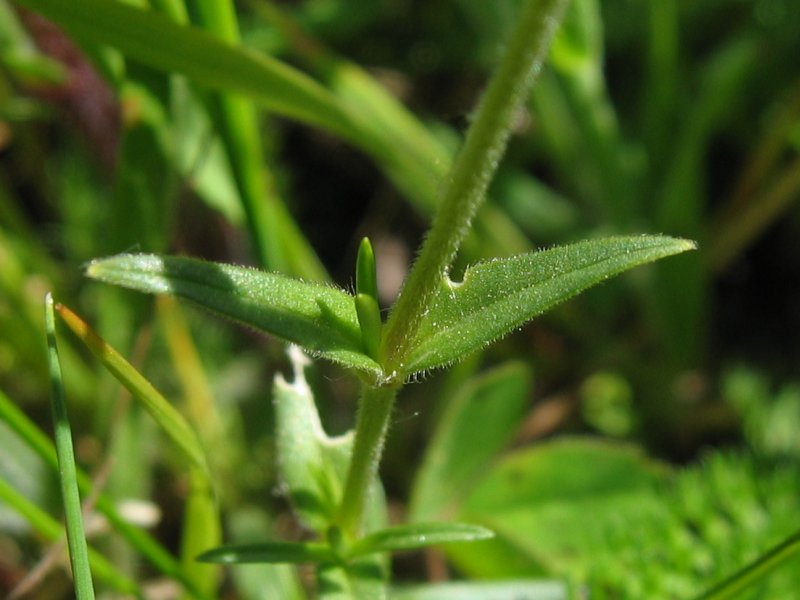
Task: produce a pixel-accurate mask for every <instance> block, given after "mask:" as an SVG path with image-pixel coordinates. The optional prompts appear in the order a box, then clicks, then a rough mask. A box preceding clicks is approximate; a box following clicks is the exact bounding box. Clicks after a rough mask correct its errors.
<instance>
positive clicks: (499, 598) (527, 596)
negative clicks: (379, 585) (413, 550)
mask: <svg viewBox="0 0 800 600" xmlns="http://www.w3.org/2000/svg"><path fill="white" fill-rule="evenodd" d="M473 598H481V600H508V599H509V598H514V600H567V598H569V594H568V593H567V586H566V585H565V584H564V583H563V582H561V581H549V580H535V579H531V580H526V579H520V580H514V581H492V582H478V581H470V582H461V581H459V582H452V583H438V584H431V585H420V586H411V587H398V588H394V589H393V590H392V594H391V599H392V600H471V599H473Z"/></svg>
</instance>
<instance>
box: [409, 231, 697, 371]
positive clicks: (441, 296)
mask: <svg viewBox="0 0 800 600" xmlns="http://www.w3.org/2000/svg"><path fill="white" fill-rule="evenodd" d="M694 247H695V245H694V243H693V242H690V241H687V240H682V239H676V238H670V237H665V236H631V237H615V238H607V239H601V240H589V241H584V242H579V243H576V244H571V245H569V246H563V247H559V248H553V249H551V250H544V251H541V252H534V253H530V254H522V255H519V256H515V257H512V258H507V259H501V260H494V261H490V262H486V263H480V264H478V265H475V266H473V267H470V268H468V269H467V271H466V272H465V273H464V280H463V282H462V283H454V282H452V281H450V280H449V279H448V278H446V277H445V278H444V279H443V280H442V285H441V288H440V290H439V292H438V294H437V296H436V297H435V299H434V301H433V302H432V304H431V308H430V310H429V311H428V313H427V314H426V315H425V317H424V319H423V321H422V323H421V324H420V326H419V329H418V331H417V334H416V342H415V343H414V344H412V348H413V350H411V351H410V352H409V355H408V359H407V361H406V363H405V365H404V366H403V370H404V371H405V372H407V373H414V372H418V371H425V370H427V369H433V368H436V367H440V366H442V365H446V364H449V363H452V362H454V361H456V360H458V359H460V358H462V357H463V356H464V355H465V354H468V353H470V352H473V351H475V350H477V349H478V348H481V347H483V346H485V345H487V344H488V343H490V342H491V341H493V340H495V339H497V338H499V337H500V336H502V335H505V334H506V333H508V332H509V331H511V330H512V329H514V328H515V327H519V326H520V325H522V324H524V323H525V322H526V321H528V320H530V319H532V318H533V317H535V316H536V315H538V314H541V313H543V312H545V311H546V310H548V309H549V308H551V307H553V306H554V305H556V304H558V303H559V302H562V301H564V300H567V299H568V298H571V297H572V296H575V295H576V294H578V293H579V292H581V291H583V290H585V289H586V288H588V287H590V286H592V285H594V284H596V283H599V282H601V281H603V280H604V279H607V278H609V277H611V276H612V275H616V274H618V273H621V272H622V271H626V270H628V269H630V268H632V267H635V266H638V265H642V264H645V263H648V262H652V261H654V260H658V259H659V258H663V257H665V256H670V255H672V254H679V253H681V252H685V251H687V250H691V249H693V248H694Z"/></svg>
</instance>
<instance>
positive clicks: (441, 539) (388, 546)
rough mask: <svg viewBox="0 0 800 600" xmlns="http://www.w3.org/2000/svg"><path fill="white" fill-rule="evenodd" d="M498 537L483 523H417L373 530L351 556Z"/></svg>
mask: <svg viewBox="0 0 800 600" xmlns="http://www.w3.org/2000/svg"><path fill="white" fill-rule="evenodd" d="M491 537H494V533H492V532H491V531H490V530H488V529H486V528H485V527H480V526H479V525H470V524H468V523H415V524H411V525H402V526H399V527H392V528H390V529H383V530H381V531H376V532H374V533H371V534H369V535H367V536H365V537H363V538H361V539H360V540H358V542H356V543H355V544H354V545H353V547H352V548H350V549H349V551H348V555H349V556H360V555H363V554H373V553H376V552H396V551H398V550H413V549H415V548H423V547H426V546H433V545H436V544H450V543H454V542H473V541H476V540H486V539H489V538H491Z"/></svg>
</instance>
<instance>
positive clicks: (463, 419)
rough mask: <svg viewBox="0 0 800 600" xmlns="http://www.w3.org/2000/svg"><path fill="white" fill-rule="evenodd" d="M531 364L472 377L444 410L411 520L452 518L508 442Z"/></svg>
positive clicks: (415, 495) (422, 470) (417, 483)
mask: <svg viewBox="0 0 800 600" xmlns="http://www.w3.org/2000/svg"><path fill="white" fill-rule="evenodd" d="M529 387H530V376H529V373H528V369H527V368H526V367H525V366H524V365H522V364H509V365H506V366H503V367H500V368H498V369H495V370H494V371H491V372H489V373H487V374H485V375H482V376H481V377H479V378H476V379H473V380H472V381H470V382H468V383H467V385H465V386H464V387H463V388H462V389H461V390H460V391H459V393H458V395H457V396H456V397H455V398H453V399H452V401H451V402H450V404H449V405H448V406H447V409H446V410H445V412H444V414H443V415H442V418H441V420H440V421H439V425H438V427H437V429H436V432H435V433H434V435H433V437H432V439H431V441H430V444H429V446H428V450H427V452H426V453H425V458H424V461H423V464H422V467H421V468H420V470H419V472H418V474H417V478H416V481H415V483H414V488H413V491H412V496H411V507H410V509H409V519H410V520H412V521H429V520H432V519H438V518H444V517H449V516H450V515H451V514H452V513H453V512H454V511H456V510H457V509H458V505H459V503H460V502H461V501H462V500H463V499H464V497H465V494H466V492H467V490H468V489H469V486H470V485H471V484H473V483H474V482H475V480H477V479H479V478H480V477H481V476H482V475H483V474H484V469H485V468H486V466H487V465H488V464H489V462H490V461H491V460H492V458H494V456H495V455H496V454H497V453H498V452H499V451H500V450H501V449H502V448H503V446H504V445H505V444H506V443H508V441H509V440H510V438H511V436H512V435H513V433H514V431H515V430H516V428H517V426H518V425H519V422H520V418H521V417H522V413H523V410H524V406H525V400H526V394H527V392H528V388H529Z"/></svg>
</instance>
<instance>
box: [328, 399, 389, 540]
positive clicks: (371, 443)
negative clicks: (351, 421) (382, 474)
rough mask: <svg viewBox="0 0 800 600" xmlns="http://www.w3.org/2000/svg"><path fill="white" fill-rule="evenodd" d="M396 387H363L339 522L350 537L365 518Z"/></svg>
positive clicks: (356, 535) (354, 537)
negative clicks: (365, 507) (365, 510)
mask: <svg viewBox="0 0 800 600" xmlns="http://www.w3.org/2000/svg"><path fill="white" fill-rule="evenodd" d="M397 389H398V388H397V387H394V386H384V387H370V386H366V385H365V386H364V388H363V390H362V393H361V398H360V400H359V407H358V418H357V420H356V439H355V443H354V444H353V458H352V459H351V461H350V468H349V470H348V472H347V481H346V482H345V486H344V494H343V495H342V503H341V505H340V506H339V518H338V525H339V527H341V528H342V530H343V531H344V533H345V535H347V537H348V538H350V539H356V538H357V537H358V535H359V533H360V530H361V526H362V525H363V521H364V506H365V505H366V501H367V496H368V494H369V491H370V489H371V487H372V485H371V484H372V480H373V478H374V477H375V474H376V473H377V472H378V465H379V464H380V461H381V452H382V451H383V443H384V440H385V439H386V431H387V430H388V428H389V427H388V425H389V417H391V415H392V408H393V407H394V399H395V398H396V397H397Z"/></svg>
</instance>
